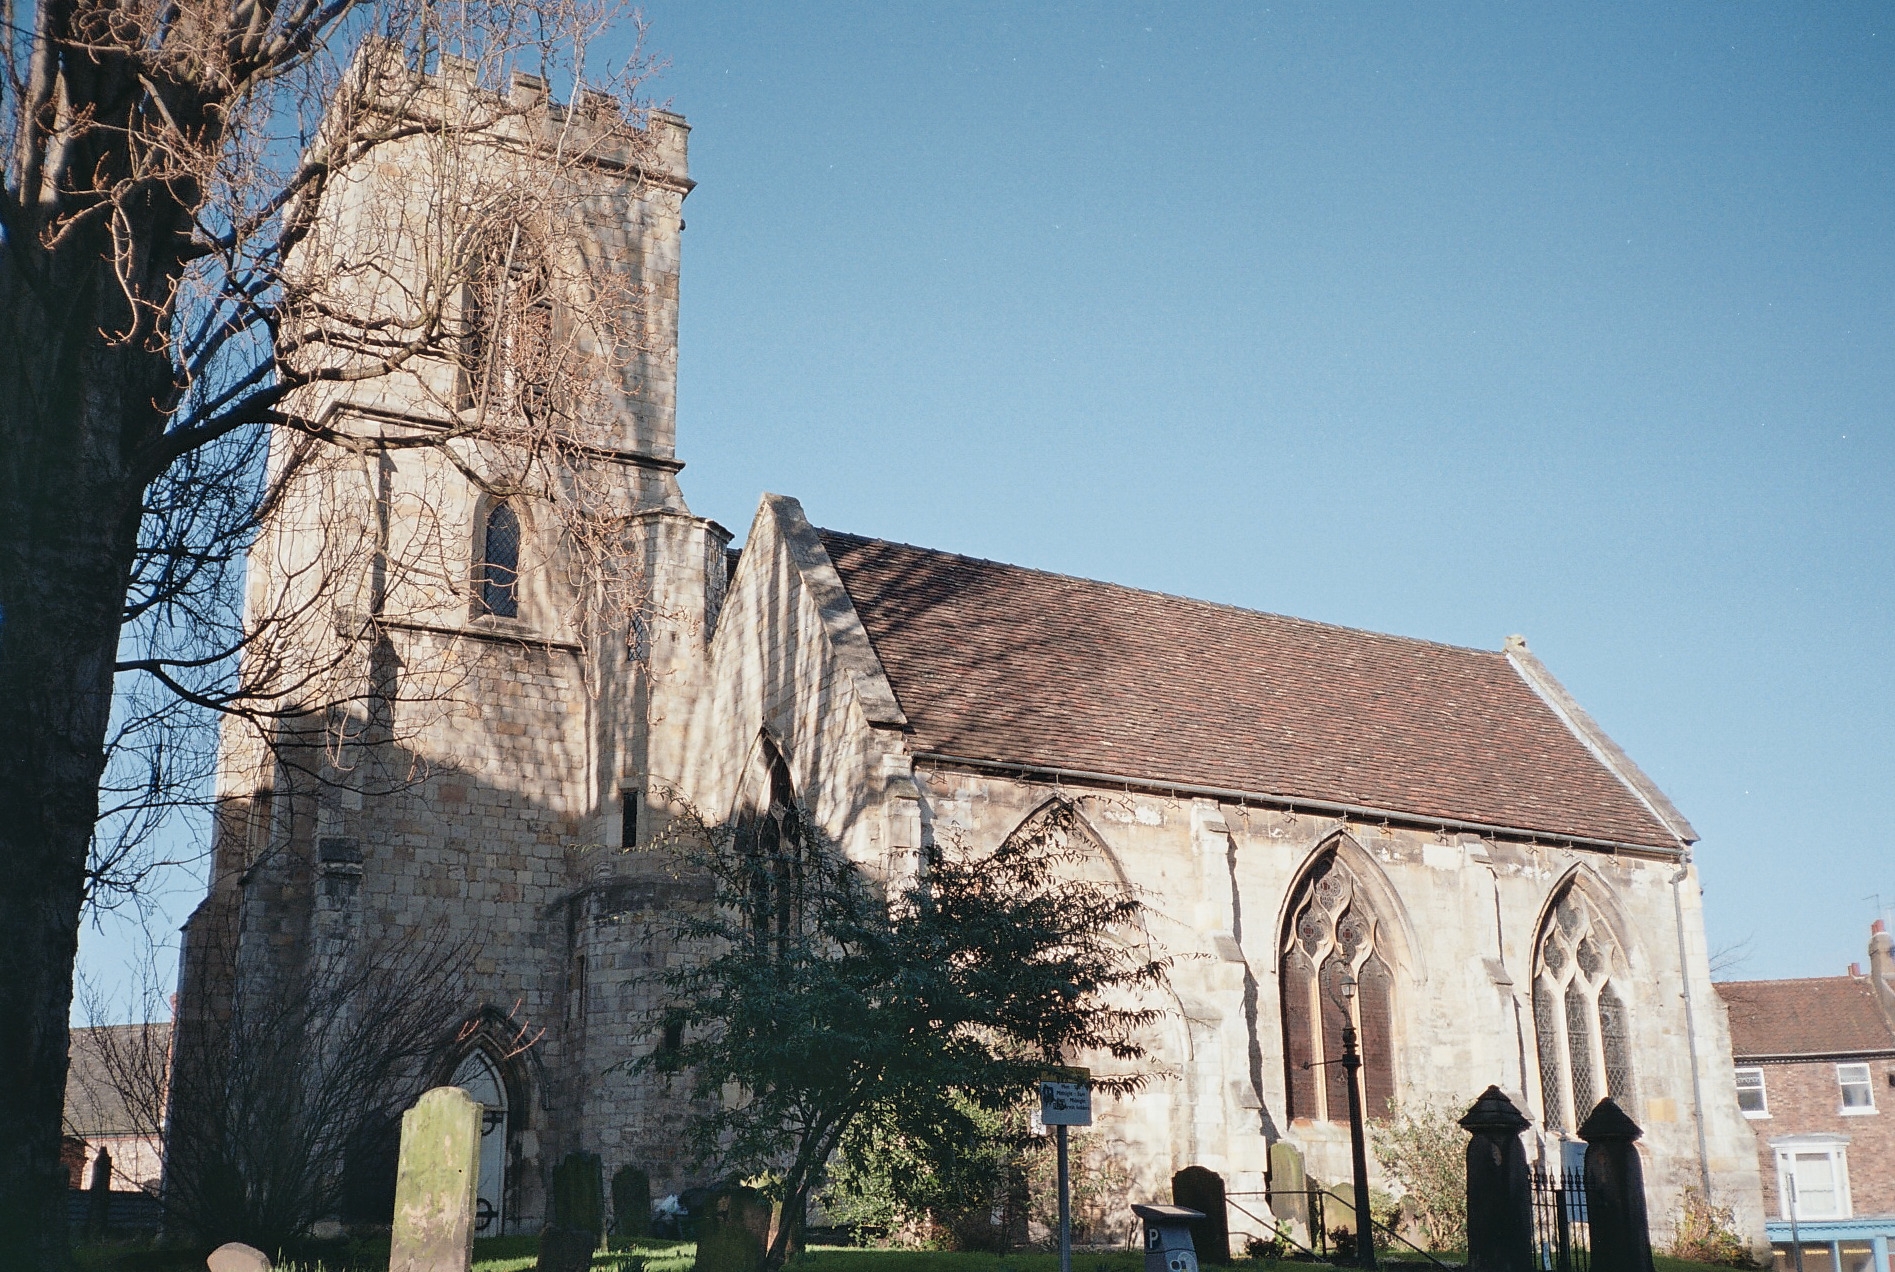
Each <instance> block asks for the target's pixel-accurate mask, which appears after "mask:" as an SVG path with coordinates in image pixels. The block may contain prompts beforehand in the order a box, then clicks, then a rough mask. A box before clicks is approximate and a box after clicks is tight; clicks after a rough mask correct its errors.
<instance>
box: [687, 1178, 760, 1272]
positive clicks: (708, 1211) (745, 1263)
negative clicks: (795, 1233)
mask: <svg viewBox="0 0 1895 1272" xmlns="http://www.w3.org/2000/svg"><path fill="white" fill-rule="evenodd" d="M772 1210H773V1207H772V1206H771V1205H770V1203H769V1201H768V1200H767V1199H766V1198H765V1197H764V1196H763V1194H762V1193H760V1192H758V1191H757V1190H756V1189H754V1188H722V1189H719V1190H718V1191H717V1192H715V1193H712V1194H711V1196H710V1198H709V1199H708V1200H707V1201H706V1202H705V1204H704V1208H703V1210H702V1212H701V1213H700V1215H699V1218H698V1222H697V1266H696V1272H757V1269H758V1268H760V1267H762V1266H763V1254H764V1251H765V1250H767V1249H768V1248H769V1242H770V1236H771V1227H772V1223H771V1220H772V1218H773V1215H772Z"/></svg>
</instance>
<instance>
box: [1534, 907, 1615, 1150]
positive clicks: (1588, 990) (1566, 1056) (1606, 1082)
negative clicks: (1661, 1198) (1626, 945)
mask: <svg viewBox="0 0 1895 1272" xmlns="http://www.w3.org/2000/svg"><path fill="white" fill-rule="evenodd" d="M1533 961H1534V972H1533V1031H1534V1034H1535V1036H1536V1037H1537V1038H1538V1041H1539V1051H1540V1098H1541V1101H1542V1105H1543V1108H1544V1112H1545V1118H1546V1125H1547V1126H1548V1127H1549V1128H1551V1129H1554V1130H1564V1131H1572V1130H1576V1129H1577V1128H1578V1126H1579V1124H1580V1123H1581V1122H1584V1121H1585V1120H1586V1116H1587V1115H1588V1114H1590V1113H1591V1112H1592V1109H1593V1106H1594V1105H1596V1104H1597V1103H1598V1102H1599V1101H1600V1100H1602V1099H1604V1098H1606V1097H1607V1096H1611V1097H1612V1099H1613V1100H1615V1101H1617V1102H1618V1104H1619V1105H1620V1106H1621V1107H1624V1108H1626V1111H1627V1112H1628V1113H1629V1112H1630V1111H1631V1109H1630V1105H1631V1101H1632V1098H1633V1090H1634V1087H1633V1080H1632V1039H1631V1022H1630V1019H1629V1017H1628V1014H1627V1011H1626V1004H1625V997H1624V993H1623V991H1622V988H1621V987H1622V986H1623V984H1624V983H1625V979H1626V976H1627V972H1628V968H1627V965H1626V961H1625V951H1624V950H1623V949H1622V948H1621V947H1620V945H1619V941H1618V938H1617V937H1616V936H1614V935H1613V933H1612V929H1611V927H1610V926H1608V925H1607V923H1606V922H1605V920H1604V918H1603V916H1602V915H1601V914H1600V913H1599V909H1598V907H1597V906H1596V905H1595V904H1594V903H1593V902H1592V901H1591V900H1590V899H1588V898H1587V896H1586V895H1585V893H1584V892H1583V891H1582V890H1580V889H1579V888H1576V887H1570V886H1569V887H1568V888H1567V890H1566V892H1565V895H1563V896H1562V897H1560V899H1559V900H1558V902H1556V903H1555V904H1554V906H1553V909H1552V911H1551V912H1550V913H1549V914H1548V915H1547V919H1546V923H1545V926H1544V927H1543V928H1542V930H1541V932H1540V937H1539V940H1538V941H1537V942H1536V943H1535V946H1534V959H1533Z"/></svg>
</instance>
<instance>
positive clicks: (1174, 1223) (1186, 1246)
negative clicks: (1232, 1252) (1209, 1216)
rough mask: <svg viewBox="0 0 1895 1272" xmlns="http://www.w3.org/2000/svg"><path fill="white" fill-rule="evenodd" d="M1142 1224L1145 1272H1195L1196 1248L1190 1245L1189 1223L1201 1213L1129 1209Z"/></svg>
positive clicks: (1180, 1208)
mask: <svg viewBox="0 0 1895 1272" xmlns="http://www.w3.org/2000/svg"><path fill="white" fill-rule="evenodd" d="M1132 1213H1133V1214H1135V1215H1137V1216H1138V1217H1139V1218H1140V1219H1143V1220H1144V1221H1145V1272H1198V1252H1197V1247H1196V1246H1194V1245H1192V1244H1191V1224H1192V1223H1193V1222H1195V1221H1197V1220H1200V1219H1203V1218H1204V1214H1203V1212H1202V1211H1197V1210H1189V1209H1186V1208H1185V1207H1183V1206H1133V1207H1132Z"/></svg>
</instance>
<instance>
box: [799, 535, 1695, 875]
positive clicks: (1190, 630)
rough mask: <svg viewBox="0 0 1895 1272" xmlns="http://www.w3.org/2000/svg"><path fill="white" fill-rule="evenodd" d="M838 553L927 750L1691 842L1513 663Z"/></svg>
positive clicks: (1002, 570)
mask: <svg viewBox="0 0 1895 1272" xmlns="http://www.w3.org/2000/svg"><path fill="white" fill-rule="evenodd" d="M819 533H820V535H821V536H822V541H823V546H824V547H825V548H826V549H827V551H828V553H829V556H830V559H831V560H832V561H834V562H835V566H836V569H837V571H838V572H839V573H840V575H841V577H842V582H843V585H844V586H845V587H846V588H847V589H848V591H849V595H850V597H851V599H852V600H853V601H854V604H855V609H856V611H857V613H858V614H859V615H860V617H861V620H862V623H863V626H864V627H865V628H866V630H867V632H868V636H869V639H870V641H871V642H872V643H873V644H874V646H875V652H876V654H877V655H878V657H879V658H880V660H881V663H882V667H883V669H884V670H885V671H886V672H887V674H888V679H889V683H890V684H891V686H892V687H893V688H894V690H895V694H896V696H897V698H898V699H899V700H900V702H901V707H902V710H903V712H904V713H905V714H906V715H907V717H908V720H909V723H910V725H911V726H912V727H913V729H914V738H913V742H912V746H913V749H914V750H916V751H920V752H932V753H937V754H945V755H954V756H961V757H966V758H969V759H979V760H989V761H1000V762H1008V763H1016V764H1028V765H1035V766H1045V767H1053V768H1065V769H1077V770H1084V771H1088V772H1098V773H1110V774H1113V775H1117V776H1123V777H1128V778H1137V779H1142V780H1147V781H1153V782H1157V783H1164V782H1178V783H1182V784H1190V785H1196V786H1209V787H1218V788H1222V789H1227V790H1232V791H1245V792H1256V793H1258V794H1269V795H1276V796H1281V797H1284V798H1303V799H1310V800H1324V801H1329V802H1332V803H1341V804H1354V805H1361V806H1365V807H1370V808H1380V809H1387V810H1390V811H1395V812H1405V813H1412V814H1417V815H1420V816H1423V817H1431V818H1443V819H1448V820H1454V821H1469V822H1481V823H1486V824H1489V825H1494V826H1504V827H1511V828H1515V829H1518V830H1522V831H1530V832H1542V833H1546V834H1549V835H1574V836H1580V837H1584V838H1589V839H1604V840H1611V841H1614V842H1619V843H1630V844H1648V845H1656V846H1675V844H1676V843H1677V841H1676V840H1675V839H1674V838H1673V837H1672V836H1671V835H1670V834H1669V833H1667V831H1666V829H1665V827H1664V826H1663V825H1662V824H1660V822H1659V821H1658V820H1657V819H1656V818H1655V817H1653V815H1652V814H1651V813H1650V812H1649V811H1648V810H1647V809H1646V807H1645V805H1644V804H1643V803H1642V802H1641V801H1640V800H1639V799H1638V798H1637V797H1636V796H1635V795H1634V794H1633V793H1632V791H1631V790H1630V789H1629V788H1628V787H1627V786H1626V785H1625V784H1624V783H1623V782H1621V781H1619V779H1618V778H1617V777H1616V776H1615V775H1614V774H1613V773H1612V772H1611V770H1609V769H1607V768H1606V767H1605V766H1604V765H1603V764H1602V763H1600V761H1599V760H1598V759H1597V758H1595V757H1594V755H1593V753H1592V752H1591V751H1590V750H1588V749H1587V747H1586V746H1585V745H1584V744H1583V743H1582V742H1581V741H1580V740H1579V738H1578V737H1576V736H1575V735H1574V734H1573V732H1572V731H1571V730H1570V729H1568V728H1567V727H1566V725H1565V724H1564V723H1562V721H1561V720H1560V719H1559V717H1558V716H1556V715H1554V713H1553V712H1552V711H1551V710H1550V709H1549V708H1548V707H1547V705H1546V703H1545V702H1543V701H1542V700H1541V699H1540V697H1539V696H1538V695H1537V694H1535V693H1534V691H1533V690H1532V688H1530V687H1529V686H1528V685H1527V683H1526V682H1525V681H1523V680H1522V679H1521V678H1520V675H1519V673H1518V672H1516V671H1515V670H1514V668H1513V667H1512V665H1511V664H1510V663H1509V662H1508V660H1507V658H1506V656H1505V655H1504V654H1502V653H1499V652H1494V651H1488V650H1477V649H1462V648H1459V647H1457V646H1452V645H1437V644H1431V643H1429V642H1427V641H1419V640H1409V639H1406V638H1403V637H1398V636H1382V635H1377V634H1375V633H1373V632H1362V631H1355V630H1352V629H1350V628H1346V627H1332V626H1329V625H1327V624H1324V623H1312V622H1307V621H1305V620H1302V619H1296V618H1284V617H1281V616H1279V615H1276V614H1264V613H1259V612H1257V611H1254V610H1243V609H1235V608H1232V607H1230V606H1225V605H1215V604H1211V603H1209V602H1206V601H1193V600H1186V599H1184V598H1182V597H1177V596H1165V595H1162V594H1160V593H1155V592H1141V591H1135V590H1133V589H1131V588H1125V587H1119V586H1116V585H1114V584H1110V583H1097V582H1092V581H1089V580H1086V579H1076V578H1069V577H1066V576H1064V575H1057V574H1046V573H1042V572H1040V571H1038V570H1027V569H1022V568H1020V567H1018V566H1011V565H1000V564H997V563H995V562H992V561H982V560H978V559H975V558H971V557H963V556H955V555H952V554H950V553H945V552H933V551H929V550H928V549H925V548H916V547H910V546H907V545H904V544H896V543H887V542H884V541H881V540H877V539H863V538H859V537H857V536H855V535H848V534H841V533H837V532H835V531H828V530H824V531H819Z"/></svg>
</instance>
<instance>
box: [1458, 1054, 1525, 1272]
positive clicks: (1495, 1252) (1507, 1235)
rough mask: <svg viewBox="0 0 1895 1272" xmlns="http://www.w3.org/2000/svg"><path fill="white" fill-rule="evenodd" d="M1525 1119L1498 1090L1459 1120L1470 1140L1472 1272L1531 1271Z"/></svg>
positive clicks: (1469, 1259) (1484, 1094) (1491, 1089)
mask: <svg viewBox="0 0 1895 1272" xmlns="http://www.w3.org/2000/svg"><path fill="white" fill-rule="evenodd" d="M1527 1125H1528V1123H1527V1120H1526V1118H1525V1117H1523V1116H1522V1115H1521V1113H1520V1110H1519V1109H1517V1108H1515V1107H1514V1105H1513V1101H1512V1100H1509V1099H1508V1098H1507V1097H1506V1095H1505V1094H1503V1093H1502V1092H1501V1090H1500V1088H1499V1087H1496V1086H1490V1087H1488V1088H1487V1089H1486V1090H1485V1091H1483V1092H1482V1093H1481V1097H1480V1098H1479V1099H1478V1100H1475V1101H1474V1107H1473V1108H1470V1109H1469V1110H1468V1111H1467V1113H1466V1115H1465V1116H1463V1117H1462V1118H1461V1126H1462V1128H1463V1129H1464V1130H1466V1131H1468V1132H1469V1134H1470V1136H1471V1138H1470V1139H1469V1140H1468V1141H1467V1268H1468V1272H1532V1270H1533V1180H1532V1177H1531V1176H1529V1175H1528V1174H1527V1151H1526V1148H1525V1147H1524V1146H1523V1145H1522V1144H1521V1143H1520V1132H1521V1131H1524V1130H1526V1129H1527Z"/></svg>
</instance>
